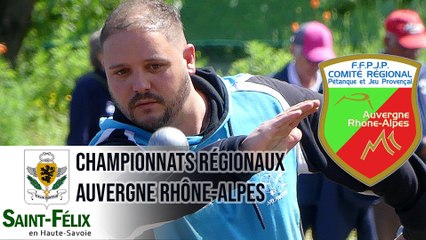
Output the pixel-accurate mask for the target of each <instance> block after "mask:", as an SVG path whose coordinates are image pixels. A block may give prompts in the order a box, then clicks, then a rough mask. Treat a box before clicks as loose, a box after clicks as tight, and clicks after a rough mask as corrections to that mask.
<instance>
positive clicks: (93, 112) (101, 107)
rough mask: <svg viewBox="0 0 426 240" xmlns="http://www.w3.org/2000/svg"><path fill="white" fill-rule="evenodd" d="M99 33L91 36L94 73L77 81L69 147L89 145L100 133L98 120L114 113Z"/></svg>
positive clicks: (71, 108) (70, 124)
mask: <svg viewBox="0 0 426 240" xmlns="http://www.w3.org/2000/svg"><path fill="white" fill-rule="evenodd" d="M99 34H100V31H96V32H94V33H92V35H91V37H90V42H89V46H90V62H91V64H92V66H93V71H91V72H89V73H86V74H84V75H83V76H81V77H80V78H79V79H78V80H77V84H76V86H75V88H74V91H73V94H72V99H71V104H70V114H69V134H68V138H67V145H88V144H89V142H90V140H91V139H92V138H93V137H94V136H95V134H96V133H97V132H98V131H99V119H100V118H101V117H110V116H112V114H113V113H114V109H115V107H114V104H113V102H112V100H111V96H110V94H109V91H108V84H107V80H106V75H105V72H104V70H103V67H102V64H101V62H100V60H99V59H100V56H101V55H100V54H101V47H100V44H99Z"/></svg>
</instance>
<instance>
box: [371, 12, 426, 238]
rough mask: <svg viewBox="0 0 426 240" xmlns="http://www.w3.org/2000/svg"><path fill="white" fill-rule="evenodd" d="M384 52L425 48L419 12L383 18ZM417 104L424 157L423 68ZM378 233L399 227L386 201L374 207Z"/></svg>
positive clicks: (412, 55)
mask: <svg viewBox="0 0 426 240" xmlns="http://www.w3.org/2000/svg"><path fill="white" fill-rule="evenodd" d="M384 27H385V30H386V33H385V37H384V46H385V49H384V53H385V54H391V55H396V56H400V57H405V58H409V59H412V60H417V59H418V56H419V53H420V50H421V49H423V48H426V31H425V26H424V24H423V20H422V18H421V17H420V15H419V14H418V13H417V12H416V11H414V10H410V9H398V10H395V11H392V12H391V13H390V14H389V15H388V16H387V17H386V19H385V22H384ZM418 103H419V110H420V115H421V119H422V125H423V140H422V142H421V143H420V145H419V147H418V148H417V150H416V153H417V155H418V156H420V157H421V158H422V159H423V160H425V159H426V147H425V146H426V137H425V136H426V68H425V67H424V65H423V66H422V68H421V69H420V75H419V82H418ZM374 212H375V219H376V225H377V233H378V235H379V238H380V239H392V238H393V237H395V233H396V231H397V230H398V227H399V226H400V223H399V219H398V216H397V215H396V214H395V212H394V210H393V209H392V208H391V207H390V206H388V205H387V204H385V203H383V202H381V203H379V204H377V205H376V206H375V207H374Z"/></svg>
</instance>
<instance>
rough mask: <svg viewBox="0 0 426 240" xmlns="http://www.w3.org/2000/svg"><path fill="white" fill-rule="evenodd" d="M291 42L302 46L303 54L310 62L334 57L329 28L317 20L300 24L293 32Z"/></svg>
mask: <svg viewBox="0 0 426 240" xmlns="http://www.w3.org/2000/svg"><path fill="white" fill-rule="evenodd" d="M292 43H293V44H296V45H300V46H302V52H303V55H304V56H305V58H306V59H308V60H309V61H311V62H322V61H325V60H329V59H331V58H334V57H336V54H335V53H334V50H333V36H332V35H331V31H330V29H328V28H327V27H326V26H325V25H324V24H322V23H320V22H317V21H313V22H307V23H304V24H302V25H301V26H300V28H299V29H298V30H297V32H295V33H294V36H293V41H292Z"/></svg>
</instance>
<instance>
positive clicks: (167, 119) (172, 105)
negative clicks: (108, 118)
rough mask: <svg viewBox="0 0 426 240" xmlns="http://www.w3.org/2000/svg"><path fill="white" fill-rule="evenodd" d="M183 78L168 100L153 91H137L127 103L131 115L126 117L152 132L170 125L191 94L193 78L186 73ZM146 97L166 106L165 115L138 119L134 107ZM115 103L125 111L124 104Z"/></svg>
mask: <svg viewBox="0 0 426 240" xmlns="http://www.w3.org/2000/svg"><path fill="white" fill-rule="evenodd" d="M183 79H184V81H183V82H182V84H181V85H180V86H179V89H178V91H177V94H176V96H175V97H171V98H168V100H167V101H166V100H165V99H164V98H163V97H162V96H160V95H157V94H155V93H152V92H145V93H136V94H135V95H134V96H133V97H132V99H130V102H129V104H128V105H127V113H128V115H129V116H126V117H128V118H129V120H130V121H132V122H133V123H134V124H135V125H136V126H138V127H140V128H142V129H144V130H147V131H150V132H154V131H155V130H157V129H159V128H161V127H164V126H168V125H169V124H170V123H171V122H172V121H173V118H175V117H176V115H177V114H178V113H179V112H180V111H181V109H182V107H183V104H184V102H185V101H186V99H187V98H188V95H189V91H190V86H189V83H190V81H191V79H190V77H189V76H188V75H185V76H184V77H183ZM145 99H152V100H155V101H156V102H157V103H158V104H161V105H163V106H165V111H164V113H163V115H162V116H160V117H159V118H156V119H150V120H148V121H142V120H139V121H138V119H136V116H135V114H134V109H135V107H136V106H135V104H136V103H137V102H138V101H140V100H145ZM114 101H115V100H114ZM115 103H116V105H117V106H118V107H119V108H120V110H121V111H122V112H123V113H124V111H123V106H121V105H119V104H117V101H115ZM125 115H127V114H125Z"/></svg>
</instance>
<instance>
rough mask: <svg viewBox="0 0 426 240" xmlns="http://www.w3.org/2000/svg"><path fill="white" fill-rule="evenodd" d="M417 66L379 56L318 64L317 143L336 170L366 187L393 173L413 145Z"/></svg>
mask: <svg viewBox="0 0 426 240" xmlns="http://www.w3.org/2000/svg"><path fill="white" fill-rule="evenodd" d="M420 66H421V65H420V63H418V62H415V61H413V60H410V59H406V58H402V57H397V56H391V55H385V54H365V55H355V56H347V57H342V58H335V59H332V60H329V61H325V62H322V63H320V71H321V74H322V77H323V85H324V106H323V110H322V112H321V117H320V127H319V133H318V134H319V138H320V141H321V144H322V145H323V147H324V148H325V149H326V151H327V153H328V154H329V155H330V156H331V157H332V158H333V160H334V161H335V162H336V163H337V164H338V165H339V166H340V167H341V168H343V169H344V170H345V171H346V172H348V173H349V174H350V175H352V176H353V177H355V178H357V179H358V180H360V181H361V182H363V183H365V184H366V185H369V186H372V185H374V184H376V183H377V182H379V181H381V180H383V179H384V178H385V177H387V176H388V175H389V174H391V173H392V172H394V171H395V170H397V169H398V168H399V167H400V166H401V165H402V164H403V163H404V162H405V161H406V160H407V159H408V158H409V157H410V155H411V154H413V152H414V151H415V149H416V147H417V145H418V144H419V141H420V138H421V124H420V115H419V109H418V104H417V80H418V75H419V69H420Z"/></svg>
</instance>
